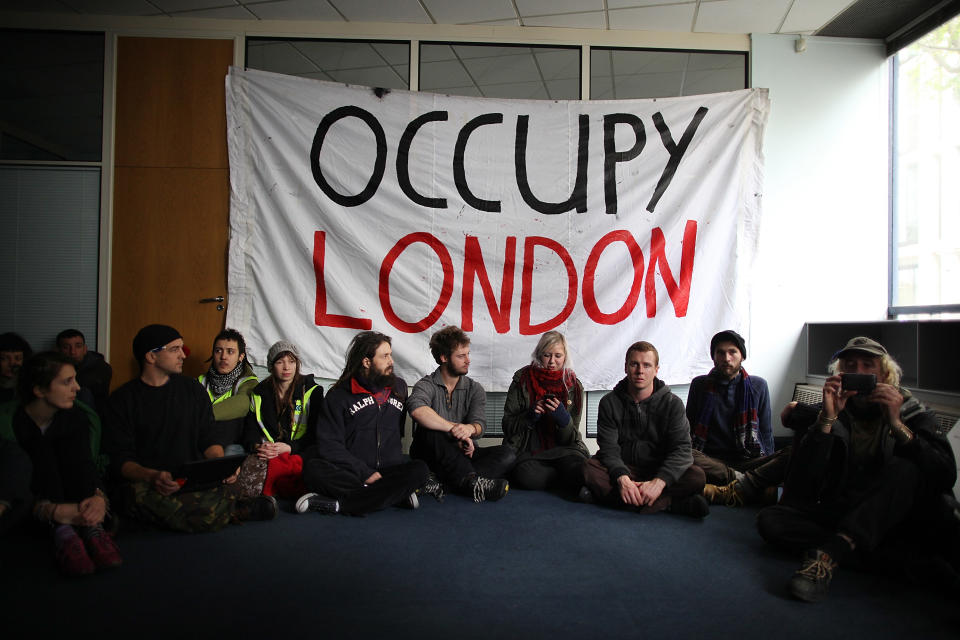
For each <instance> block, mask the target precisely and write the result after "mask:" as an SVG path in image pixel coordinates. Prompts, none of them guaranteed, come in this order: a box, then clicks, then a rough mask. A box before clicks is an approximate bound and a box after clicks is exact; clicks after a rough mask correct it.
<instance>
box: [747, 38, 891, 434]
mask: <svg viewBox="0 0 960 640" xmlns="http://www.w3.org/2000/svg"><path fill="white" fill-rule="evenodd" d="M795 40H796V37H795V36H779V35H754V36H752V55H751V61H752V71H751V77H752V83H751V84H752V86H754V87H766V88H768V89H769V90H770V102H771V107H770V119H769V123H768V126H767V131H766V136H765V140H764V156H765V177H764V195H763V218H762V226H761V233H760V246H759V250H758V252H757V258H756V261H755V265H754V268H753V283H752V303H751V308H750V310H749V314H750V318H749V319H750V332H749V333H750V335H749V336H745V337H746V339H747V352H748V353H747V355H748V359H747V362H746V363H745V366H746V368H747V370H748V371H750V372H751V373H756V374H758V375H760V376H762V377H764V378H766V379H767V381H768V382H769V384H770V390H771V393H772V395H773V398H772V403H773V407H774V412H775V418H774V423H775V424H776V425H777V427H778V428H779V429H780V431H779V432H781V433H786V430H784V429H782V427H779V419H778V418H776V413H777V412H778V411H779V408H781V407H783V406H784V405H785V404H786V403H787V402H788V401H789V400H790V396H791V394H792V393H793V385H794V383H795V382H802V381H804V380H805V375H804V366H803V362H804V360H805V354H804V353H803V351H802V349H803V343H802V331H803V324H804V322H816V321H845V320H879V319H884V318H885V317H886V306H887V251H888V211H887V185H888V182H887V181H888V169H887V167H888V159H887V158H888V113H887V110H888V104H889V100H888V93H887V87H888V75H887V74H888V66H887V60H886V57H885V53H884V48H883V45H882V44H881V43H879V42H877V41H864V40H852V41H851V40H847V39H839V38H808V39H807V49H806V51H805V52H803V53H796V51H795V49H794V42H795ZM840 346H842V345H837V347H838V348H839V347H840ZM824 368H826V363H824Z"/></svg>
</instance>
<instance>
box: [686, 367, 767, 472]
mask: <svg viewBox="0 0 960 640" xmlns="http://www.w3.org/2000/svg"><path fill="white" fill-rule="evenodd" d="M715 371H716V370H715V369H714V370H713V371H711V372H710V375H709V376H708V377H707V380H706V384H705V388H704V390H705V391H706V393H707V397H706V398H705V400H704V403H703V409H702V410H701V411H700V416H699V418H697V424H695V425H694V427H693V438H692V442H691V444H692V445H693V448H694V449H696V450H697V451H703V448H704V447H705V446H706V445H707V433H708V432H709V431H710V419H711V418H712V417H713V414H714V411H715V409H716V406H717V382H716V378H715V377H714V372H715ZM740 372H741V373H742V374H743V376H742V378H741V381H740V385H739V389H738V392H739V393H738V394H737V405H736V411H737V413H736V416H735V419H736V421H735V422H734V424H733V425H732V426H733V435H734V438H735V440H736V441H737V444H739V445H740V450H741V451H742V453H743V455H744V456H746V457H748V458H756V457H757V456H760V455H763V449H762V447H761V445H760V418H759V417H758V416H757V401H756V398H754V396H753V394H752V393H751V392H750V391H751V384H750V376H749V375H747V370H746V369H743V368H741V369H740Z"/></svg>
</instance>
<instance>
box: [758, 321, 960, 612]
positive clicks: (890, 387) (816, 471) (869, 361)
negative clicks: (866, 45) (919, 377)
mask: <svg viewBox="0 0 960 640" xmlns="http://www.w3.org/2000/svg"><path fill="white" fill-rule="evenodd" d="M829 373H830V376H829V377H828V378H827V379H826V381H825V382H824V385H823V401H822V402H821V403H820V404H818V405H797V404H796V403H791V405H788V407H787V409H786V410H785V411H784V413H783V416H782V417H783V421H784V424H785V425H786V426H787V427H789V428H792V429H795V430H796V431H797V436H796V444H795V445H794V450H793V454H792V460H791V463H790V470H789V472H788V474H787V478H786V480H785V481H784V486H783V497H782V498H781V500H780V504H778V505H776V506H773V507H767V508H766V509H764V510H763V511H761V512H760V513H759V514H758V516H757V527H758V528H759V530H760V535H761V536H763V538H764V539H765V540H766V541H767V542H769V543H771V544H774V545H776V546H779V547H781V548H783V549H786V550H788V551H793V552H805V553H806V559H805V560H804V562H803V565H802V566H801V568H800V569H799V570H798V571H796V572H795V573H794V574H793V578H792V579H791V581H790V591H791V593H792V594H793V595H794V596H795V597H796V598H798V599H800V600H804V601H807V602H817V601H819V600H822V599H823V598H824V597H825V596H826V595H827V589H828V587H829V586H830V582H831V580H832V578H833V573H834V571H835V570H836V568H837V567H838V566H839V565H841V564H854V565H856V564H860V565H867V566H869V565H875V564H877V559H878V558H885V559H890V558H894V559H899V560H903V559H904V558H906V557H907V556H908V555H913V554H915V553H917V550H919V549H923V548H928V549H932V548H935V547H936V546H937V542H936V541H935V538H934V536H935V534H936V533H937V531H938V530H939V529H941V528H940V527H938V526H937V523H938V520H937V518H936V517H935V515H934V514H936V512H937V511H938V509H937V505H938V497H939V496H942V495H944V494H946V493H947V492H949V491H950V490H951V488H952V487H953V484H954V481H955V480H956V466H955V462H954V458H953V453H952V451H951V450H950V445H949V443H948V442H947V441H946V439H945V438H943V436H940V435H938V434H937V431H936V419H935V417H934V415H933V413H932V412H930V411H928V410H927V408H926V407H924V406H923V404H921V403H920V402H919V401H918V400H917V399H916V398H914V397H913V396H912V395H911V394H910V392H909V391H907V390H906V389H904V388H902V387H901V386H900V376H901V370H900V366H899V365H898V364H897V363H896V361H895V360H894V359H893V358H892V357H891V356H890V354H889V353H888V352H887V349H886V348H885V347H884V346H883V345H882V344H880V343H879V342H877V341H875V340H872V339H870V338H867V337H862V336H861V337H856V338H852V339H851V340H850V341H849V342H847V344H846V345H845V346H844V347H843V348H842V349H841V350H840V351H838V352H837V353H836V354H835V355H834V358H833V360H832V362H831V364H830V367H829ZM952 546H953V547H954V549H955V548H956V544H955V543H953V545H952ZM890 549H896V551H894V552H893V553H888V551H889V550H890ZM904 550H906V552H904ZM883 564H884V565H887V568H892V567H890V566H889V565H890V564H892V563H890V562H887V561H884V563H883ZM944 568H946V567H944ZM956 580H957V576H956V573H954V575H953V581H954V584H956Z"/></svg>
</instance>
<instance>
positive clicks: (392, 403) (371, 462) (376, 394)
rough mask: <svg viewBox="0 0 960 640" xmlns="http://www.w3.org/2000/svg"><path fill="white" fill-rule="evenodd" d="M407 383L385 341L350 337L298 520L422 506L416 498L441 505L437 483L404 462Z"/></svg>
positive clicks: (366, 335) (377, 336)
mask: <svg viewBox="0 0 960 640" xmlns="http://www.w3.org/2000/svg"><path fill="white" fill-rule="evenodd" d="M406 402H407V383H406V382H404V380H403V378H399V377H397V376H395V375H394V374H393V349H392V346H391V344H390V337H389V336H386V335H384V334H382V333H378V332H376V331H363V332H361V333H358V334H357V335H355V336H354V337H353V340H352V341H351V342H350V347H349V348H348V349H347V361H346V365H345V366H344V368H343V373H341V374H340V379H339V380H337V382H336V383H335V384H334V385H333V388H332V389H331V390H330V392H329V393H328V394H327V396H326V398H324V403H323V409H322V411H321V413H320V420H319V423H318V425H317V457H316V458H313V459H311V460H310V461H309V462H307V463H306V464H305V465H304V469H303V482H304V484H305V485H306V487H307V491H308V492H309V493H306V494H304V495H303V496H301V497H300V499H299V500H297V502H296V509H297V511H298V512H299V513H306V512H307V511H317V512H319V513H324V514H333V513H344V514H348V515H355V516H359V515H364V514H367V513H370V512H372V511H378V510H380V509H385V508H386V507H390V506H405V507H410V508H414V509H416V508H417V507H418V506H419V504H420V503H419V499H418V497H417V493H418V492H420V493H429V494H431V495H433V497H434V498H436V499H437V500H438V501H439V500H442V499H443V492H442V490H441V487H440V483H438V482H437V481H436V479H435V478H431V475H430V470H429V469H428V468H427V465H426V464H424V463H423V462H422V461H420V460H413V461H411V462H405V461H404V458H403V447H402V443H401V439H402V437H403V423H404V422H405V421H406V418H407V407H406Z"/></svg>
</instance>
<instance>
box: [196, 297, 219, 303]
mask: <svg viewBox="0 0 960 640" xmlns="http://www.w3.org/2000/svg"><path fill="white" fill-rule="evenodd" d="M200 302H223V296H216V297H214V298H201V299H200Z"/></svg>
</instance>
